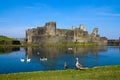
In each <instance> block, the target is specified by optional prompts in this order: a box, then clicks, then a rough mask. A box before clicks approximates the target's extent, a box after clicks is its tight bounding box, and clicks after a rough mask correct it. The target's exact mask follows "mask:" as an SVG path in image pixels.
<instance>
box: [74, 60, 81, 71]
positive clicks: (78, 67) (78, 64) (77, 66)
mask: <svg viewBox="0 0 120 80" xmlns="http://www.w3.org/2000/svg"><path fill="white" fill-rule="evenodd" d="M75 65H76V68H77V69H78V70H80V69H82V65H81V64H80V63H79V61H78V58H76V64H75Z"/></svg>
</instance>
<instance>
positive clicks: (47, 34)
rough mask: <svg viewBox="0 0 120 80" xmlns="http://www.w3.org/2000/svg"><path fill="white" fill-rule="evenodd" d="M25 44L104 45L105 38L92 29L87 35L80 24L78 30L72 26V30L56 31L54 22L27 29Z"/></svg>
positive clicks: (95, 29)
mask: <svg viewBox="0 0 120 80" xmlns="http://www.w3.org/2000/svg"><path fill="white" fill-rule="evenodd" d="M26 39H27V43H38V44H44V43H48V44H53V43H95V44H98V45H106V44H107V38H105V37H100V35H99V34H98V28H94V30H93V32H92V33H91V34H88V31H87V30H86V28H85V26H84V25H83V24H82V25H80V27H79V28H77V27H76V26H73V27H72V29H57V28H56V22H47V23H46V24H45V26H42V27H37V28H33V29H28V30H27V31H26Z"/></svg>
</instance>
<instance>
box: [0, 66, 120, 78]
mask: <svg viewBox="0 0 120 80" xmlns="http://www.w3.org/2000/svg"><path fill="white" fill-rule="evenodd" d="M0 80H120V66H109V67H99V68H92V69H85V70H63V71H45V72H44V71H43V72H27V73H15V74H1V75H0Z"/></svg>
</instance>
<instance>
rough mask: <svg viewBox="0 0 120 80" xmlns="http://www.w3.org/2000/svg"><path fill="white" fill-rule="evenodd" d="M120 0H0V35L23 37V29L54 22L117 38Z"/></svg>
mask: <svg viewBox="0 0 120 80" xmlns="http://www.w3.org/2000/svg"><path fill="white" fill-rule="evenodd" d="M119 5H120V0H0V35H4V36H8V37H11V38H25V31H26V30H27V29H31V28H36V27H38V26H44V25H45V23H46V22H51V21H52V22H53V21H54V22H56V23H57V28H60V29H72V26H76V27H78V28H79V26H80V24H84V26H85V27H86V29H87V31H88V33H89V34H91V33H92V31H93V29H94V28H96V27H97V28H98V29H99V32H98V33H99V35H100V36H101V37H107V38H108V39H118V38H119V37H120V6H119Z"/></svg>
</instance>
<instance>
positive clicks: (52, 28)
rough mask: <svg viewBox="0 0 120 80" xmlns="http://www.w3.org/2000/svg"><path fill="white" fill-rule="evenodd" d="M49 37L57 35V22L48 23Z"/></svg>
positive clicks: (46, 25) (47, 31)
mask: <svg viewBox="0 0 120 80" xmlns="http://www.w3.org/2000/svg"><path fill="white" fill-rule="evenodd" d="M45 27H46V34H47V35H52V36H54V35H56V22H48V23H46V24H45Z"/></svg>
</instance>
